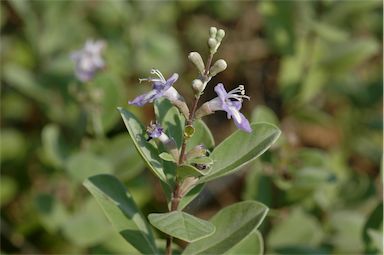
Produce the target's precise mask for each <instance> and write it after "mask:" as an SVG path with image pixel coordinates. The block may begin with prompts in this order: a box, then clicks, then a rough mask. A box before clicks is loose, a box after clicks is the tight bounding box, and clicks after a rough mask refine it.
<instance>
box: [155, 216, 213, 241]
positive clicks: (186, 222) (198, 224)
mask: <svg viewBox="0 0 384 255" xmlns="http://www.w3.org/2000/svg"><path fill="white" fill-rule="evenodd" d="M148 219H149V222H150V223H151V224H152V225H153V226H154V227H156V228H157V229H159V230H160V231H162V232H164V233H166V234H168V235H171V236H173V237H176V238H178V239H181V240H184V241H187V242H195V241H197V240H200V239H202V238H204V237H207V236H210V235H212V234H213V233H214V232H215V226H214V225H212V224H211V223H210V222H208V221H205V220H202V219H199V218H196V217H195V216H192V215H190V214H188V213H185V212H181V211H173V212H169V213H152V214H150V215H148Z"/></svg>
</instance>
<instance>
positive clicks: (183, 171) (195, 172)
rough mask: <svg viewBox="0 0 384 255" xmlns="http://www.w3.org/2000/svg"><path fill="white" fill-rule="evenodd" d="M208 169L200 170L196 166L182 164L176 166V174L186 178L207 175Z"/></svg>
mask: <svg viewBox="0 0 384 255" xmlns="http://www.w3.org/2000/svg"><path fill="white" fill-rule="evenodd" d="M207 173H208V171H205V170H199V169H197V168H196V167H193V166H190V165H181V166H179V167H177V168H176V175H177V177H178V178H180V179H185V178H186V177H200V176H202V175H206V174H207Z"/></svg>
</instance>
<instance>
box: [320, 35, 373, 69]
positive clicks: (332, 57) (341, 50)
mask: <svg viewBox="0 0 384 255" xmlns="http://www.w3.org/2000/svg"><path fill="white" fill-rule="evenodd" d="M378 50H379V44H378V42H377V41H376V40H374V39H372V38H367V39H360V40H352V41H349V42H348V43H347V44H345V43H340V44H338V45H336V46H334V47H332V48H331V50H330V51H329V52H328V54H327V56H326V57H325V59H324V60H323V62H322V63H323V64H324V65H325V66H326V68H327V70H328V71H330V72H332V73H335V72H340V73H341V72H345V71H348V70H349V69H351V68H354V67H355V66H357V65H359V64H362V63H363V62H364V61H365V60H367V59H368V58H370V57H371V56H373V55H374V54H376V53H377V51H378Z"/></svg>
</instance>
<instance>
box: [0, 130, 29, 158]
mask: <svg viewBox="0 0 384 255" xmlns="http://www.w3.org/2000/svg"><path fill="white" fill-rule="evenodd" d="M0 136H1V143H0V155H1V157H0V159H1V162H4V161H7V160H21V159H22V158H23V157H24V156H25V154H26V152H27V141H26V140H25V138H24V136H23V134H22V133H21V132H19V131H17V130H16V129H9V128H2V129H1V132H0Z"/></svg>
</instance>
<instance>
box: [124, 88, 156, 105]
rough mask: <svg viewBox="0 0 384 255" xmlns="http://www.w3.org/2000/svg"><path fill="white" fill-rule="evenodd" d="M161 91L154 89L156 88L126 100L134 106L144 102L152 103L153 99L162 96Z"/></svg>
mask: <svg viewBox="0 0 384 255" xmlns="http://www.w3.org/2000/svg"><path fill="white" fill-rule="evenodd" d="M162 94H163V93H161V92H159V91H156V90H151V91H149V92H148V93H146V94H143V95H140V96H137V97H136V98H135V99H133V100H132V101H128V104H133V105H136V106H143V105H145V104H146V103H152V102H153V100H155V99H157V98H159V97H161V96H162Z"/></svg>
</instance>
